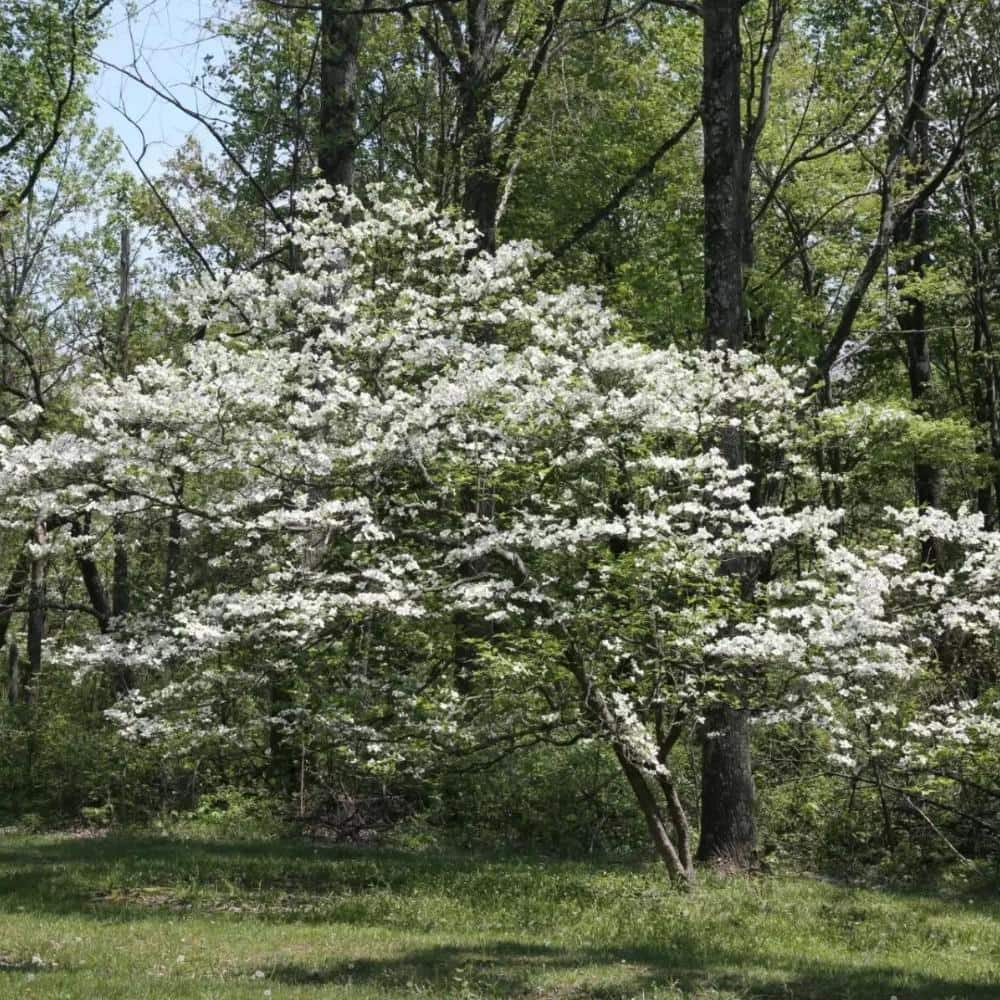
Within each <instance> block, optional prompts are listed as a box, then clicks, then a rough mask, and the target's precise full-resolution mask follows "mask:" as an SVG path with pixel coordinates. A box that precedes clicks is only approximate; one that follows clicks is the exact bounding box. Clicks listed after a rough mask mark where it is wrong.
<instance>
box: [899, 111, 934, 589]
mask: <svg viewBox="0 0 1000 1000" xmlns="http://www.w3.org/2000/svg"><path fill="white" fill-rule="evenodd" d="M924 101H926V97H924ZM924 101H922V102H921V104H920V108H919V110H918V111H917V113H916V116H915V121H914V123H913V134H912V135H911V136H910V137H909V142H908V144H907V161H908V163H909V166H910V173H911V176H912V178H913V180H914V182H915V183H917V184H919V185H922V184H923V183H924V182H925V180H926V176H927V168H928V161H929V159H930V119H929V117H928V114H927V109H926V105H925V103H924ZM899 235H900V240H899V242H900V243H902V244H908V245H909V247H910V248H911V249H912V256H910V257H909V258H908V259H907V260H904V261H902V262H901V263H900V265H899V275H900V277H901V278H904V279H905V278H907V277H909V278H915V279H916V280H918V281H919V280H920V279H921V278H922V277H923V276H924V273H925V271H926V268H927V265H928V264H929V263H930V238H931V216H930V195H929V194H926V195H923V196H922V197H920V199H919V200H918V203H917V206H916V208H915V210H914V212H913V215H912V219H911V222H910V223H909V224H908V225H907V226H906V227H905V228H904V229H903V230H902V232H901V233H900V234H899ZM898 322H899V327H900V329H901V330H902V331H903V333H904V334H905V335H906V370H907V375H908V376H909V382H910V398H911V399H912V400H913V403H914V406H915V407H916V409H917V411H918V412H925V411H926V410H927V409H928V404H929V402H930V399H929V390H930V387H931V352H930V340H929V338H928V335H927V305H926V302H925V301H924V297H923V294H922V292H921V291H920V290H919V289H917V290H916V291H914V290H913V289H909V290H907V291H905V292H904V295H903V309H902V311H901V313H900V314H899V317H898ZM913 485H914V494H915V499H916V501H917V506H918V507H920V509H921V510H925V509H927V508H928V507H940V506H941V470H940V469H938V468H936V467H935V466H934V465H933V464H932V463H931V462H929V461H927V460H926V459H925V458H923V457H921V456H919V455H918V456H917V457H916V459H915V460H914V463H913ZM920 556H921V561H922V562H924V563H926V564H927V565H930V566H933V567H935V568H937V569H941V568H942V567H943V565H944V552H943V548H942V544H941V541H940V539H936V538H925V539H923V541H922V542H921V547H920Z"/></svg>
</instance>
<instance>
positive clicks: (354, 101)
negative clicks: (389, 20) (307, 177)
mask: <svg viewBox="0 0 1000 1000" xmlns="http://www.w3.org/2000/svg"><path fill="white" fill-rule="evenodd" d="M350 6H351V5H350V4H346V5H345V4H344V3H343V2H341V0H322V2H321V4H320V94H319V137H318V139H317V141H316V149H317V159H318V162H319V169H320V173H321V174H322V175H323V179H324V180H325V181H326V182H327V183H328V184H330V185H332V186H333V187H345V188H347V190H348V191H351V190H353V188H354V164H355V159H356V156H357V148H358V54H359V52H360V49H361V27H362V19H363V16H364V14H363V9H364V6H367V4H365V5H363V6H362V8H361V9H358V10H356V11H351V12H346V10H345V8H349V7H350Z"/></svg>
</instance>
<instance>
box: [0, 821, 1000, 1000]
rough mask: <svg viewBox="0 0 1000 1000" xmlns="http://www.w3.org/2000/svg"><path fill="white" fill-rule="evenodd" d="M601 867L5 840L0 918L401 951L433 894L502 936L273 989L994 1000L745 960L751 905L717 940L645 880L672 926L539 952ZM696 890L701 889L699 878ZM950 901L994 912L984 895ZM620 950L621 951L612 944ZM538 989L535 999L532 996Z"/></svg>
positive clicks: (941, 907)
mask: <svg viewBox="0 0 1000 1000" xmlns="http://www.w3.org/2000/svg"><path fill="white" fill-rule="evenodd" d="M609 867H610V865H609V864H608V863H607V862H604V863H601V864H592V863H582V862H565V861H548V860H545V861H543V860H540V859H532V858H527V859H524V858H521V859H512V858H509V857H504V858H496V857H475V856H467V855H424V854H412V853H406V852H402V851H393V850H384V849H378V850H373V849H365V848H360V849H359V848H341V847H327V846H315V847H314V846H312V845H308V844H302V843H280V842H257V843H232V842H216V841H210V840H200V841H192V840H188V841H180V842H178V841H169V840H166V839H161V838H155V837H151V838H124V837H121V838H118V837H115V838H111V837H109V838H104V839H94V840H34V841H32V840H23V841H22V840H18V839H12V840H11V841H9V842H8V843H6V844H5V843H4V842H3V841H0V910H3V911H6V912H25V913H30V914H33V915H46V914H77V915H83V916H86V917H88V918H91V919H94V920H101V921H109V922H119V923H126V922H128V923H131V922H137V921H141V920H157V919H164V918H172V917H173V916H174V915H175V914H176V912H177V911H178V910H184V911H189V912H191V913H204V912H214V911H216V910H221V911H223V912H234V913H240V914H250V915H253V916H255V917H259V918H260V919H263V920H274V921H282V922H289V923H297V924H309V923H326V924H334V923H341V924H352V925H357V926H361V925H364V926H368V927H371V926H386V927H389V928H390V932H391V935H397V934H398V937H397V945H400V946H403V947H406V946H408V945H412V944H413V943H414V940H413V939H414V936H415V934H419V932H420V931H421V930H422V929H427V928H421V927H415V926H413V914H414V912H415V909H416V904H414V903H413V900H417V901H418V902H422V903H423V904H429V905H427V906H425V909H427V910H430V911H433V910H434V907H435V906H436V905H437V902H438V901H439V900H440V899H441V898H442V897H447V898H448V899H449V900H460V901H462V902H463V903H464V904H467V905H466V909H465V910H462V911H461V912H460V913H459V914H458V915H457V916H456V914H452V915H451V916H450V917H449V918H448V919H449V920H450V921H451V923H447V922H446V923H445V924H444V925H442V926H440V927H436V928H435V932H436V933H437V934H438V938H439V940H440V938H441V937H443V936H444V937H451V938H453V939H457V940H458V941H461V940H462V939H463V938H465V939H466V940H468V938H469V937H470V936H473V935H476V936H477V937H478V936H479V935H480V934H482V933H483V932H484V931H485V930H487V928H486V926H485V925H484V926H479V925H477V923H476V921H478V920H479V919H481V918H482V919H483V920H489V919H492V918H493V917H494V916H496V914H499V915H500V924H493V926H492V927H491V928H490V930H491V932H492V931H493V928H495V927H497V926H506V927H507V928H508V930H507V932H506V936H507V939H506V940H504V939H503V938H504V937H505V933H504V932H503V931H496V937H497V940H493V941H486V942H485V943H483V944H477V945H475V946H471V945H460V944H457V943H456V944H454V945H450V944H449V945H437V946H434V947H426V948H417V949H413V948H411V949H410V950H407V951H405V952H403V953H400V954H398V955H396V956H394V957H389V958H386V959H380V960H376V959H371V958H366V959H364V960H360V961H354V962H348V961H322V960H321V961H320V962H319V963H318V964H315V965H310V964H305V963H303V964H292V963H286V964H283V965H278V966H277V967H275V968H273V969H272V970H271V972H270V976H271V978H272V979H273V980H274V981H275V982H278V983H282V984H286V985H302V986H316V987H318V988H322V987H323V986H329V985H336V986H340V987H343V988H346V989H350V987H351V986H352V985H354V986H355V987H357V988H361V987H369V988H371V987H374V988H375V989H376V990H379V991H382V990H391V991H394V992H397V993H398V994H399V995H400V997H403V996H410V995H413V994H415V993H418V992H423V993H424V994H425V995H430V996H442V997H443V996H455V995H463V994H464V995H466V996H468V995H469V994H470V993H471V994H477V993H478V994H482V995H486V996H495V997H519V996H529V995H530V996H535V997H542V998H544V997H552V998H554V997H560V998H567V1000H568V998H570V997H577V998H586V997H590V998H593V1000H617V998H624V997H636V996H641V995H642V992H643V991H644V990H646V991H651V990H652V989H653V988H654V987H659V988H661V989H664V988H668V987H672V988H673V989H675V990H677V991H678V992H681V993H682V994H689V993H696V992H698V991H703V992H704V993H705V994H707V995H711V991H713V990H714V991H716V992H719V991H723V990H726V991H731V992H732V993H733V994H735V995H737V996H739V997H741V998H753V1000H764V998H778V997H781V998H785V1000H848V998H849V1000H868V998H871V1000H888V998H890V997H892V996H896V997H897V998H898V1000H949V998H954V1000H998V998H1000V986H997V985H996V984H994V985H992V986H986V985H983V984H976V983H965V982H961V981H958V980H954V979H946V978H935V977H933V976H930V975H928V974H917V973H908V972H907V971H906V970H905V969H903V968H899V967H893V966H889V965H866V966H864V967H859V966H861V963H860V962H859V963H857V964H855V963H853V962H852V961H851V960H850V959H848V958H845V960H844V961H843V963H841V962H838V961H834V960H831V961H827V962H821V961H819V960H817V959H810V958H809V956H808V954H792V953H791V952H790V951H789V952H788V953H787V954H782V953H781V948H780V941H776V942H775V944H777V945H778V946H779V949H778V950H779V953H778V954H777V955H776V956H771V957H768V958H765V957H764V956H765V955H766V949H765V950H764V951H761V950H760V949H759V948H757V947H756V946H755V942H754V939H755V937H758V936H759V935H761V934H766V933H767V930H766V928H765V927H763V926H758V921H759V920H760V919H761V913H760V912H759V911H757V910H756V909H752V910H748V911H746V912H742V913H737V912H734V913H732V914H730V917H731V920H730V925H731V926H730V928H729V932H728V937H727V938H726V939H725V940H722V939H720V937H719V935H718V933H717V932H718V927H717V926H714V925H711V924H710V923H704V922H703V923H702V924H698V923H697V922H695V923H693V924H689V923H687V922H686V913H683V912H682V911H683V910H684V909H685V907H686V905H687V904H686V903H685V902H684V899H685V897H683V896H677V895H676V894H674V893H673V892H672V891H671V890H670V889H669V888H667V887H666V886H665V885H661V884H659V883H656V884H654V883H655V882H656V880H655V878H651V879H642V878H639V879H637V880H636V882H635V886H636V889H637V891H641V893H642V900H643V902H642V904H641V906H642V907H645V908H647V909H648V908H649V907H660V906H663V907H668V908H676V911H677V912H676V913H675V916H676V919H673V918H668V919H665V920H664V922H663V923H662V924H660V925H659V927H657V928H655V929H653V930H651V929H650V928H649V927H647V926H641V927H640V926H639V925H637V927H636V934H635V935H634V936H632V937H627V936H624V937H623V936H622V935H621V934H620V933H619V932H618V931H612V934H613V935H617V941H618V943H617V944H616V943H615V942H614V941H612V942H611V943H609V945H608V946H607V947H589V948H588V947H580V948H560V947H555V946H552V945H550V944H547V943H544V939H545V938H546V937H548V936H549V933H550V932H549V930H548V927H549V924H548V923H547V922H546V921H549V920H552V919H554V918H559V919H565V920H568V921H572V920H573V919H574V914H577V913H581V912H584V911H586V912H591V913H592V912H594V911H600V909H601V908H602V907H606V906H608V905H609V895H608V891H609V890H608V888H607V886H604V887H603V888H602V885H601V878H600V876H601V874H602V873H603V872H606V871H607V869H608V868H609ZM627 884H628V885H631V883H630V882H629V881H628V880H616V881H615V883H614V890H613V891H615V892H624V891H626V889H625V888H624V887H625V886H626V885H627ZM766 884H767V883H762V885H766ZM627 891H631V889H629V890H627ZM706 892H708V893H712V892H714V889H713V888H712V886H711V885H710V884H709V885H708V886H707V887H706ZM829 892H830V895H829V896H828V897H825V898H824V899H823V900H816V901H812V902H810V903H809V905H810V906H812V907H813V909H814V910H815V911H816V912H818V913H819V914H820V915H821V916H822V917H823V918H824V919H823V924H822V926H823V927H829V929H830V933H831V935H834V934H838V935H840V936H842V937H843V936H844V935H845V934H846V933H847V932H848V931H849V930H850V928H851V927H853V925H854V923H856V922H857V923H864V922H865V921H867V920H874V919H878V918H879V917H880V916H881V914H880V913H879V912H878V911H877V910H875V909H872V907H871V906H870V905H869V904H870V901H871V898H870V894H869V896H868V897H867V898H868V900H869V902H868V903H866V902H865V899H864V898H861V899H860V900H859V897H858V896H857V895H856V891H855V890H852V889H847V888H844V887H830V890H829ZM906 897H907V899H908V900H909V901H911V902H912V904H913V905H915V906H919V907H922V908H923V910H924V912H925V913H935V912H938V911H940V912H945V911H949V910H950V909H951V908H953V907H954V905H955V904H954V903H949V902H948V901H947V900H946V899H943V898H941V897H939V896H935V895H933V894H930V893H926V894H924V895H922V896H919V897H918V896H917V895H916V894H914V893H912V892H907V893H906ZM726 898H727V897H726V896H725V895H720V896H719V904H720V905H725V899H726ZM536 904H537V905H536ZM553 904H555V909H553ZM563 904H566V905H565V907H563ZM255 907H256V908H255ZM965 907H966V908H967V909H970V910H974V911H975V910H979V912H986V911H987V909H988V911H989V913H990V915H993V914H996V912H997V909H996V903H995V900H994V901H985V900H984V901H982V903H981V904H980V903H979V902H977V903H976V904H971V903H966V904H965ZM627 908H628V907H627ZM855 910H856V912H855ZM494 911H495V912H494ZM526 914H530V915H531V916H532V917H533V918H535V917H537V918H539V919H540V920H541V921H543V922H542V923H541V924H537V922H536V924H534V925H533V926H534V927H535V929H537V928H538V927H539V926H540V927H541V928H542V930H541V932H540V933H539V935H538V936H539V937H541V938H542V943H539V942H534V943H533V942H529V941H526V940H519V938H521V937H522V936H525V935H530V933H531V932H530V931H529V928H528V923H527V921H526V920H524V919H522V918H523V917H524V916H525V915H526ZM803 918H805V914H803ZM462 921H465V922H464V923H463V922H462ZM845 927H846V928H847V931H845ZM734 929H736V930H735V936H734ZM741 934H743V935H745V943H746V944H745V947H743V948H740V947H738V945H739V943H740V942H741V940H744V939H741V937H740V935H741ZM848 940H849V938H848ZM640 942H641V945H640ZM626 943H627V944H628V945H629V947H621V946H620V945H621V944H626ZM913 944H914V945H921V944H923V945H925V944H926V942H925V941H923V939H921V941H916V940H914V942H913ZM0 957H2V956H0ZM19 964H20V963H19ZM0 971H2V965H0ZM15 971H25V970H24V969H21V968H16V969H15ZM247 975H248V976H249V975H252V972H251V971H248V972H247ZM550 982H551V983H552V986H551V992H549V993H546V992H545V990H546V988H548V987H549V984H550ZM317 992H318V993H319V990H317ZM320 995H321V994H320Z"/></svg>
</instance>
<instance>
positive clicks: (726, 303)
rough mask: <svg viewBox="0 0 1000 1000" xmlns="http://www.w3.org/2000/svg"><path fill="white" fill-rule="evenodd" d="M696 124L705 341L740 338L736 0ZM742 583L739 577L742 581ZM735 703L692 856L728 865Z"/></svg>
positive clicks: (742, 741) (710, 773)
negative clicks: (700, 140)
mask: <svg viewBox="0 0 1000 1000" xmlns="http://www.w3.org/2000/svg"><path fill="white" fill-rule="evenodd" d="M702 11H703V20H704V42H703V46H704V48H703V52H704V68H703V77H702V131H703V135H704V173H703V179H702V182H703V190H704V203H705V235H704V252H705V338H704V339H705V347H706V348H708V349H714V348H716V347H719V346H722V347H724V348H726V349H728V350H739V349H740V348H741V347H742V346H743V322H744V320H743V246H742V242H743V235H744V232H745V228H746V219H745V215H746V212H747V206H746V201H745V187H744V181H743V149H742V134H741V126H740V60H741V58H742V50H741V46H740V4H739V3H738V2H736V0H706V2H705V3H703V4H702ZM720 447H721V449H722V452H723V454H724V455H725V458H726V461H727V462H728V463H729V465H730V466H731V467H736V466H738V465H741V464H742V461H743V444H742V440H741V436H740V434H739V432H738V431H732V432H730V433H727V434H725V435H723V438H722V440H721V442H720ZM723 572H724V573H728V574H730V575H733V576H741V577H744V578H747V577H748V575H749V567H748V566H746V565H745V560H743V559H739V558H733V559H730V560H727V561H726V563H725V564H724V566H723ZM743 585H744V586H745V581H744V584H743ZM732 695H733V697H734V698H735V699H736V700H737V701H736V704H733V705H729V704H719V705H716V706H713V707H712V708H711V709H710V710H709V712H708V718H707V721H706V726H705V731H706V734H707V735H706V738H705V740H704V743H703V747H702V760H701V777H702V811H701V838H700V841H699V844H698V859H699V860H700V861H708V862H711V863H713V864H718V865H721V866H726V867H731V866H733V865H738V866H745V865H746V864H747V863H748V862H749V861H750V859H751V858H752V856H753V852H754V843H755V836H756V832H755V829H754V819H753V797H754V787H753V778H752V776H751V766H750V719H749V713H748V712H747V710H746V709H745V708H742V707H739V705H738V698H739V690H738V684H737V685H736V690H734V691H733V692H732Z"/></svg>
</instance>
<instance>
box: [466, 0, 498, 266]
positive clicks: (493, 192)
mask: <svg viewBox="0 0 1000 1000" xmlns="http://www.w3.org/2000/svg"><path fill="white" fill-rule="evenodd" d="M467 16H468V23H467V26H466V31H467V43H468V44H467V51H468V57H467V58H465V59H463V60H462V69H461V73H460V75H459V90H460V93H461V98H460V99H461V109H460V112H459V121H458V133H459V139H460V141H461V143H462V164H463V171H464V185H463V189H462V208H463V209H464V210H465V214H466V215H467V216H468V217H469V218H471V219H472V220H473V221H474V222H475V223H476V228H477V229H478V230H479V233H480V237H479V246H480V248H481V249H483V250H488V251H491V252H492V251H493V250H495V249H496V245H497V214H498V212H499V209H500V178H499V176H498V173H497V164H496V163H495V162H494V155H493V119H494V116H495V114H496V109H495V108H494V105H493V94H492V91H493V83H492V80H491V71H492V69H493V65H492V63H493V57H494V44H493V36H494V35H495V33H496V31H497V27H496V26H495V25H493V24H491V22H490V17H489V0H469V2H468V5H467Z"/></svg>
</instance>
